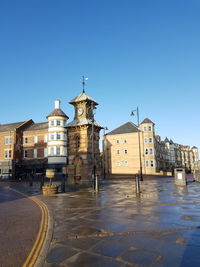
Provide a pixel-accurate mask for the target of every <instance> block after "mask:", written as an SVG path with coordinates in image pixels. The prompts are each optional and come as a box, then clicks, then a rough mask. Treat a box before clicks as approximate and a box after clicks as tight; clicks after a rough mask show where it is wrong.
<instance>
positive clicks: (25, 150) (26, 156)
mask: <svg viewBox="0 0 200 267" xmlns="http://www.w3.org/2000/svg"><path fill="white" fill-rule="evenodd" d="M26 154H27V155H26ZM24 158H25V159H27V158H28V150H27V149H24Z"/></svg>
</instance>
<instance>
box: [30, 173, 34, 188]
mask: <svg viewBox="0 0 200 267" xmlns="http://www.w3.org/2000/svg"><path fill="white" fill-rule="evenodd" d="M29 186H33V177H32V174H31V173H30V174H29Z"/></svg>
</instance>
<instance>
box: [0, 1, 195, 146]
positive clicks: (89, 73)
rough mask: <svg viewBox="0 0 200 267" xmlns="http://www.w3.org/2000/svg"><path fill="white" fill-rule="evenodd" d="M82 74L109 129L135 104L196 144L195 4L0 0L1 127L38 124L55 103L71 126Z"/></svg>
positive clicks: (163, 129)
mask: <svg viewBox="0 0 200 267" xmlns="http://www.w3.org/2000/svg"><path fill="white" fill-rule="evenodd" d="M82 75H85V76H86V77H89V80H88V83H87V88H86V93H87V94H88V95H90V96H92V97H93V98H94V99H95V100H96V101H98V102H99V104H100V105H99V107H98V109H97V111H96V120H97V121H98V122H99V123H100V124H102V125H104V126H107V127H108V128H109V131H111V130H112V129H114V128H116V127H118V126H120V125H121V124H123V123H125V122H127V121H130V120H132V119H133V118H132V117H131V116H130V113H131V110H132V109H135V108H136V107H137V106H138V107H139V111H140V119H141V120H143V119H144V118H145V117H148V118H150V119H151V120H152V121H154V122H155V124H156V133H157V134H159V135H161V137H162V138H163V139H164V138H165V137H166V136H167V137H168V138H172V140H173V141H175V142H178V143H182V144H186V145H191V146H193V145H196V146H198V147H199V148H200V113H199V103H200V90H199V89H200V1H199V0H28V1H27V0H17V1H16V0H12V1H11V0H1V1H0V90H1V95H0V96H1V104H0V114H1V116H0V123H1V124H3V123H11V122H17V121H23V120H27V119H33V120H34V121H35V122H41V121H45V120H46V115H47V114H48V113H49V112H51V111H52V109H53V107H54V104H53V102H54V100H55V99H60V100H61V101H62V109H63V111H64V112H66V114H67V115H68V116H69V117H70V120H72V119H73V113H74V112H73V107H72V106H71V105H69V104H68V102H69V101H70V100H71V99H72V98H74V97H75V96H77V95H78V94H80V93H81V85H80V77H81V76H82ZM135 122H136V120H135Z"/></svg>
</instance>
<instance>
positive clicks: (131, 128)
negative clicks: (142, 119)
mask: <svg viewBox="0 0 200 267" xmlns="http://www.w3.org/2000/svg"><path fill="white" fill-rule="evenodd" d="M138 131H140V130H138V127H137V126H136V125H135V124H134V123H132V122H126V123H124V124H123V125H121V126H119V127H118V128H116V129H114V130H112V131H111V132H109V133H107V134H106V135H114V134H124V133H136V132H138Z"/></svg>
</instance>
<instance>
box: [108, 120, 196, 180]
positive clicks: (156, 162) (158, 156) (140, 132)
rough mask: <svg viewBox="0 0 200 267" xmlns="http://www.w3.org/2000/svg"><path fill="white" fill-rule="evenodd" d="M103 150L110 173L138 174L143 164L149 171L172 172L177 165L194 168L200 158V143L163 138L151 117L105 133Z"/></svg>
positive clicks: (149, 172) (144, 168) (166, 173)
mask: <svg viewBox="0 0 200 267" xmlns="http://www.w3.org/2000/svg"><path fill="white" fill-rule="evenodd" d="M139 140H140V146H139ZM103 153H104V157H103V158H104V168H105V173H106V174H136V173H140V168H142V172H143V174H147V175H153V174H154V175H163V174H165V175H171V174H172V173H173V171H174V168H176V167H184V168H185V169H186V171H187V172H194V171H195V169H197V168H198V160H199V155H198V149H197V147H192V148H191V149H190V147H189V146H182V145H180V144H177V143H174V142H173V141H172V140H169V139H168V138H165V140H164V141H163V140H161V138H160V136H159V135H156V134H155V124H154V123H153V122H152V121H151V120H150V119H148V118H146V119H145V120H143V121H142V122H141V124H140V125H139V127H137V126H136V125H135V124H133V123H132V122H127V123H125V124H123V125H121V126H120V127H118V128H116V129H114V130H113V131H111V132H109V133H107V134H106V135H104V137H103Z"/></svg>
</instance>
